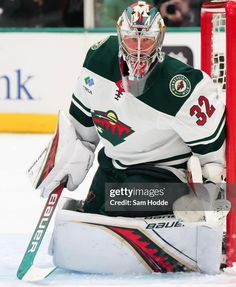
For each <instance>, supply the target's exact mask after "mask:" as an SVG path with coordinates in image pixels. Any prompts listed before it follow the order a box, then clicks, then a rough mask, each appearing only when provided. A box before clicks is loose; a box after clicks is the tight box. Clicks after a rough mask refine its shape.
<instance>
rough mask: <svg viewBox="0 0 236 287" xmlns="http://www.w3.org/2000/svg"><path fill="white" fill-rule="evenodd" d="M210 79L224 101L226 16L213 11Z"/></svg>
mask: <svg viewBox="0 0 236 287" xmlns="http://www.w3.org/2000/svg"><path fill="white" fill-rule="evenodd" d="M212 26H213V29H212V75H211V77H212V79H213V82H214V83H215V84H216V86H217V89H218V93H219V94H220V96H221V97H222V100H223V101H224V102H225V95H226V33H225V31H226V16H225V13H224V12H222V13H219V12H218V13H215V14H213V17H212Z"/></svg>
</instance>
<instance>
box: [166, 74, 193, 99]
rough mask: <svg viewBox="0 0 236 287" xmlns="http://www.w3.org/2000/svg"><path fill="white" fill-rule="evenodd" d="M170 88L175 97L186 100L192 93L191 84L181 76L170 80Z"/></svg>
mask: <svg viewBox="0 0 236 287" xmlns="http://www.w3.org/2000/svg"><path fill="white" fill-rule="evenodd" d="M169 88H170V91H171V93H172V94H173V95H174V96H176V97H179V98H184V97H187V96H188V95H189V93H190V92H191V83H190V81H189V79H188V78H187V77H185V76H184V75H181V74H179V75H176V76H174V77H173V78H172V79H171V80H170V85H169Z"/></svg>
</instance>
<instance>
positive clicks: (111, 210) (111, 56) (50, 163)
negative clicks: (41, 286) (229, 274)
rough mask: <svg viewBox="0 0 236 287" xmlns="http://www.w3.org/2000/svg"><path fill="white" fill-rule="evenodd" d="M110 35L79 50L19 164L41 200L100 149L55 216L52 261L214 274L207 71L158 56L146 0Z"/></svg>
mask: <svg viewBox="0 0 236 287" xmlns="http://www.w3.org/2000/svg"><path fill="white" fill-rule="evenodd" d="M117 33H118V35H117V36H110V37H109V38H107V39H105V40H102V41H100V42H98V43H97V44H95V45H93V46H92V47H91V48H90V50H89V51H88V53H87V55H86V58H85V61H84V65H83V68H82V71H81V74H80V76H79V78H78V80H77V84H76V88H75V91H74V94H73V96H72V101H71V106H70V110H69V115H68V116H67V115H66V114H64V113H62V112H60V114H59V120H58V128H57V131H56V133H55V136H54V137H53V139H52V141H51V143H50V145H49V146H48V148H47V149H46V150H45V152H44V154H43V155H42V156H41V158H40V160H38V161H37V163H36V164H35V165H33V167H32V168H31V169H30V172H29V175H30V178H31V179H32V181H33V183H34V186H35V187H36V188H37V189H38V190H39V191H40V192H41V195H42V196H43V197H48V196H49V195H50V194H51V192H52V191H53V190H54V189H55V188H56V187H57V186H58V185H59V184H60V183H61V182H62V181H63V180H64V179H65V178H66V179H67V183H66V188H67V189H68V190H70V191H73V190H76V188H77V187H78V186H79V185H80V184H81V182H82V181H83V180H84V178H85V177H86V175H87V172H88V171H89V169H90V167H91V166H92V164H93V161H94V152H95V149H96V147H97V145H98V143H99V141H101V143H102V145H103V148H102V149H101V150H100V151H99V152H98V163H99V167H98V169H97V171H96V174H95V175H94V178H93V180H92V183H91V186H90V188H89V190H88V195H87V198H86V199H85V200H84V201H76V200H74V199H68V198H67V199H64V200H63V204H61V208H60V209H59V210H58V212H57V216H56V219H55V226H54V231H53V235H52V239H51V242H50V254H51V255H52V256H53V261H54V264H55V265H56V266H58V267H61V268H64V269H69V270H75V271H80V272H94V273H109V274H115V273H116V274H124V273H138V274H145V273H150V272H177V271H198V272H205V273H208V274H216V273H218V272H219V270H220V266H221V263H222V243H223V233H224V229H225V218H226V215H227V212H228V210H229V208H230V203H229V202H228V201H227V199H226V198H225V194H224V193H225V192H224V188H222V181H223V179H224V169H225V133H226V131H225V106H224V104H223V103H222V102H221V100H220V99H219V97H218V95H217V91H216V88H215V86H214V84H213V83H212V81H211V79H210V78H209V76H208V75H206V74H205V73H204V72H202V71H201V70H197V69H194V68H193V67H191V66H188V65H186V64H184V63H182V62H180V61H178V60H176V59H174V58H172V57H170V56H168V55H165V54H164V52H162V43H163V39H164V35H165V25H164V22H163V19H162V17H161V16H160V14H159V12H158V10H157V9H156V8H155V7H153V6H152V5H150V4H147V3H146V2H145V1H138V2H136V3H134V4H131V5H130V6H128V7H127V8H126V9H125V11H124V12H123V13H122V15H121V17H120V18H119V19H118V22H117ZM137 191H138V192H137ZM135 196H136V197H137V196H139V199H140V198H141V199H142V200H137V199H136V197H135ZM140 196H141V197H140Z"/></svg>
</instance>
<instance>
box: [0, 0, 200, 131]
mask: <svg viewBox="0 0 236 287" xmlns="http://www.w3.org/2000/svg"><path fill="white" fill-rule="evenodd" d="M132 2H134V1H129V0H57V1H56V0H0V62H1V65H0V101H1V105H0V132H22V133H28V132H29V133H32V132H34V133H52V132H53V131H54V129H55V125H56V121H57V113H58V110H59V109H63V110H64V111H65V112H67V111H68V108H69V104H70V98H71V95H72V93H73V90H74V85H75V82H76V79H77V77H78V76H79V73H80V69H81V67H82V65H83V61H84V58H85V55H86V53H87V50H88V49H89V47H90V46H91V45H93V44H95V43H96V42H98V41H100V40H102V39H104V38H105V37H108V36H109V35H111V34H116V28H115V27H116V21H117V19H118V17H119V16H120V15H121V13H122V11H123V10H124V9H125V8H126V7H127V5H129V4H130V3H132ZM149 3H151V4H153V5H156V6H157V7H158V9H159V11H160V13H161V15H162V17H163V18H164V21H165V23H166V26H167V33H166V37H165V40H164V47H163V50H164V51H165V52H166V53H167V54H169V55H171V56H172V57H175V58H178V59H179V60H181V61H183V62H185V63H187V64H189V65H192V66H194V67H196V68H199V67H200V8H201V4H202V0H155V1H154V0H150V1H149Z"/></svg>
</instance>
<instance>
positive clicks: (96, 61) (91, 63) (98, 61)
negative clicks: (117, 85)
mask: <svg viewBox="0 0 236 287" xmlns="http://www.w3.org/2000/svg"><path fill="white" fill-rule="evenodd" d="M93 47H94V45H93V46H92V47H91V48H90V50H89V51H88V53H87V56H86V59H85V61H84V65H83V66H84V67H85V68H87V69H88V70H90V71H92V72H93V73H96V74H98V75H99V76H101V77H104V78H106V79H108V80H110V81H113V82H117V81H119V80H120V79H121V74H120V67H119V60H118V51H119V49H118V38H117V36H110V37H109V38H107V39H106V41H104V42H103V43H102V45H99V47H98V48H97V49H93Z"/></svg>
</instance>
